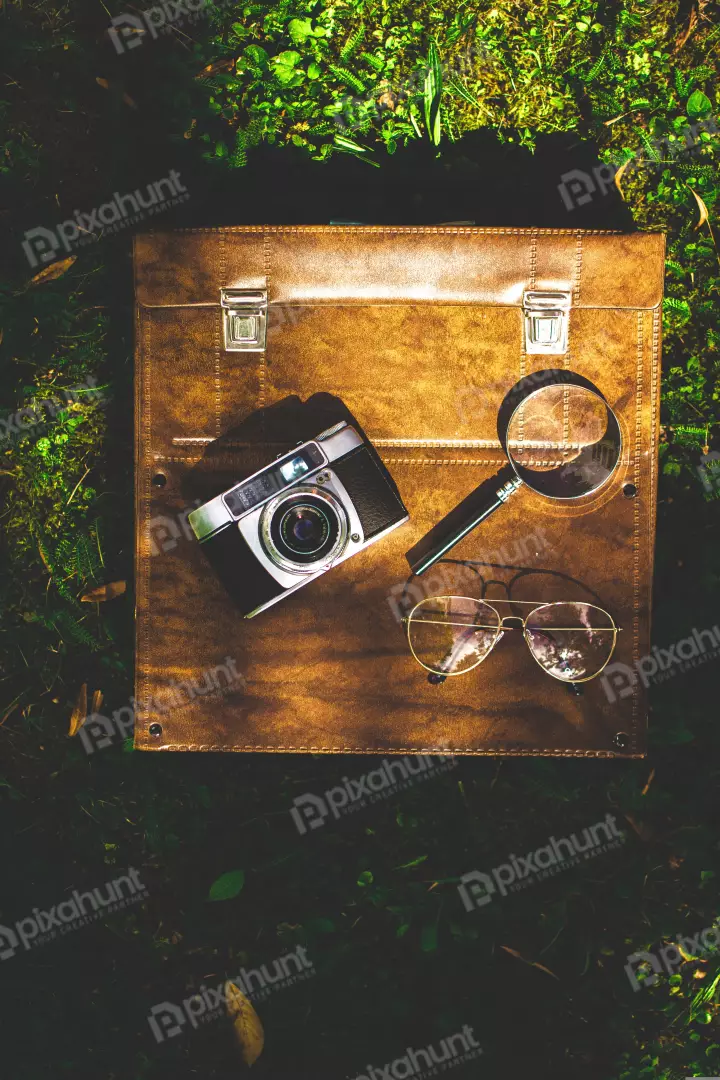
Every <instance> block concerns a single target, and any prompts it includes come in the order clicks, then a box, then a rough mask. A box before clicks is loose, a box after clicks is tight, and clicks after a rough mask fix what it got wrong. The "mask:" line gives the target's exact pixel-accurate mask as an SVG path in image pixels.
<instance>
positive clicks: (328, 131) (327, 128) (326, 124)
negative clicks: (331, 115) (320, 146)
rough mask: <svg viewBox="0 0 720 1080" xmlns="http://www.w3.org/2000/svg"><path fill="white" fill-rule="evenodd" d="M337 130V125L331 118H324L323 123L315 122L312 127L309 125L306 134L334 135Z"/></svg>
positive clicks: (316, 135) (315, 135)
mask: <svg viewBox="0 0 720 1080" xmlns="http://www.w3.org/2000/svg"><path fill="white" fill-rule="evenodd" d="M335 131H336V125H335V124H331V123H330V121H329V120H324V121H323V123H321V124H313V126H312V127H309V128H308V129H307V131H306V132H305V134H306V135H311V136H314V137H316V138H317V137H318V136H321V135H334V133H335Z"/></svg>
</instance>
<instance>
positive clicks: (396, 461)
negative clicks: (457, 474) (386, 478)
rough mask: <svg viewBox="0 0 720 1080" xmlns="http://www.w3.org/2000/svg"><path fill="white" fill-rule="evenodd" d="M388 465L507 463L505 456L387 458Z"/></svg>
mask: <svg viewBox="0 0 720 1080" xmlns="http://www.w3.org/2000/svg"><path fill="white" fill-rule="evenodd" d="M385 464H386V465H507V461H505V460H504V459H503V458H497V460H490V459H489V458H448V459H447V460H446V459H445V458H437V459H436V458H386V459H385Z"/></svg>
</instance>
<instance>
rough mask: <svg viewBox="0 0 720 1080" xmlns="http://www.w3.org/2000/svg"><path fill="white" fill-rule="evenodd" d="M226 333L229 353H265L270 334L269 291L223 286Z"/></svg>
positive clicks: (223, 311)
mask: <svg viewBox="0 0 720 1080" xmlns="http://www.w3.org/2000/svg"><path fill="white" fill-rule="evenodd" d="M220 306H221V308H222V313H223V334H224V338H225V348H226V350H227V351H228V352H262V351H263V350H264V348H265V341H266V334H267V291H266V290H264V289H221V290H220Z"/></svg>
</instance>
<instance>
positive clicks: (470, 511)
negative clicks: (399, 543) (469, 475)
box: [405, 465, 522, 576]
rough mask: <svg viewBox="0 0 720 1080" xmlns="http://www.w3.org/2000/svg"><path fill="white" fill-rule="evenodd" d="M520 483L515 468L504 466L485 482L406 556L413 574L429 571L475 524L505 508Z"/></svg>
mask: <svg viewBox="0 0 720 1080" xmlns="http://www.w3.org/2000/svg"><path fill="white" fill-rule="evenodd" d="M521 484H522V480H521V479H520V478H519V476H517V475H516V473H515V470H514V469H513V467H512V465H504V466H503V467H502V469H500V471H499V472H498V473H496V474H495V476H492V477H491V478H490V479H489V480H485V481H483V483H482V484H480V485H479V486H478V487H476V488H475V490H474V491H471V492H470V494H469V495H468V496H467V497H466V498H465V499H463V501H462V502H461V503H459V504H458V505H457V506H456V507H454V509H452V510H451V511H450V513H449V514H446V516H445V517H444V518H443V519H442V521H439V522H438V523H437V525H434V526H433V528H432V529H430V531H429V532H427V533H426V534H425V536H423V538H422V539H421V540H418V542H417V544H415V546H414V547H412V548H410V550H409V551H407V552H406V553H405V558H406V559H407V561H408V563H409V566H410V569H411V570H412V572H413V574H416V575H418V576H419V575H420V574H424V573H425V571H426V570H429V569H430V567H431V566H433V565H434V563H436V562H437V561H438V559H442V557H443V556H444V555H447V553H448V551H450V550H451V549H452V548H454V547H455V545H456V544H457V543H459V541H460V540H462V538H463V537H464V536H467V534H468V533H469V532H472V530H473V529H474V528H475V526H476V525H479V524H480V522H481V521H484V520H485V518H486V517H489V516H490V514H492V513H494V512H495V511H496V510H497V509H498V508H499V507H500V506H502V505H503V503H504V502H506V501H507V499H508V498H509V497H510V495H512V494H513V492H515V491H517V489H518V488H519V487H520V486H521Z"/></svg>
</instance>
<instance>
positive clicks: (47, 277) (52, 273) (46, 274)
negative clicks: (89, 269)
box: [27, 255, 77, 289]
mask: <svg viewBox="0 0 720 1080" xmlns="http://www.w3.org/2000/svg"><path fill="white" fill-rule="evenodd" d="M76 259H77V255H71V256H70V258H69V259H60V261H59V262H54V263H51V264H50V266H46V267H45V269H44V270H41V271H40V272H39V273H38V274H36V275H35V277H34V278H30V280H29V281H28V283H27V288H28V289H29V288H30V286H31V285H39V284H40V283H41V282H43V281H55V278H59V277H62V275H63V274H64V273H65V271H66V270H69V269H70V267H71V266H72V264H73V263H74V262H75V260H76Z"/></svg>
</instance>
